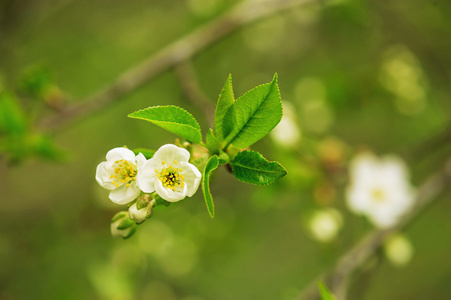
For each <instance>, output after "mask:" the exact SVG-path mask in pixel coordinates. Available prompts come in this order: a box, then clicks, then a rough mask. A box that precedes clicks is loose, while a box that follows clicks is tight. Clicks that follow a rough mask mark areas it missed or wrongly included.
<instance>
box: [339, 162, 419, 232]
mask: <svg viewBox="0 0 451 300" xmlns="http://www.w3.org/2000/svg"><path fill="white" fill-rule="evenodd" d="M350 181H351V182H350V185H349V187H348V189H347V204H348V207H349V209H350V210H351V211H353V212H354V213H356V214H361V215H365V216H366V217H368V218H369V220H370V221H371V222H372V223H373V224H374V225H375V226H377V227H379V228H387V227H390V226H392V225H394V224H396V222H397V221H398V220H399V218H400V217H401V216H402V215H403V214H405V213H406V212H407V211H408V210H409V209H410V208H411V207H412V205H413V203H414V197H415V193H414V191H413V188H412V187H411V185H410V183H409V182H408V172H407V169H406V166H405V164H404V162H403V161H402V160H401V159H400V158H399V157H397V156H394V155H392V156H385V157H383V158H381V159H379V158H377V157H376V156H374V155H373V154H370V153H363V154H359V155H357V156H356V157H355V158H354V159H353V160H352V161H351V163H350Z"/></svg>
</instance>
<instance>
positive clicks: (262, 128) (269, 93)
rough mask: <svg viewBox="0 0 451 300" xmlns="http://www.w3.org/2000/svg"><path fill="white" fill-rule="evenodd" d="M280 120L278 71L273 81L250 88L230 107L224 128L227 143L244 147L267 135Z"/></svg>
mask: <svg viewBox="0 0 451 300" xmlns="http://www.w3.org/2000/svg"><path fill="white" fill-rule="evenodd" d="M281 119H282V101H281V99H280V92H279V88H278V86H277V74H275V75H274V79H273V81H272V82H270V83H266V84H262V85H259V86H257V87H256V88H254V89H252V90H250V91H248V92H247V93H246V94H244V95H243V96H241V97H239V98H238V99H237V100H236V101H235V103H234V104H233V105H232V106H230V108H229V109H228V110H227V113H226V114H225V116H224V120H223V124H222V131H223V135H224V136H225V137H226V138H225V141H226V142H227V143H228V144H232V145H234V146H235V147H237V148H240V149H243V148H246V147H249V146H250V145H252V144H254V143H255V142H257V141H258V140H260V139H261V138H263V137H264V136H265V135H267V134H268V133H269V132H270V131H271V130H272V129H273V128H274V127H275V126H276V125H277V124H278V123H279V122H280V120H281Z"/></svg>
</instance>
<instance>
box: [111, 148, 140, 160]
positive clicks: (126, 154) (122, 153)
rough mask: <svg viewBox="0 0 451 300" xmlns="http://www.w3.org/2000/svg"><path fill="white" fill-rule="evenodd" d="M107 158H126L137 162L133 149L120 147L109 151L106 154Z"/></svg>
mask: <svg viewBox="0 0 451 300" xmlns="http://www.w3.org/2000/svg"><path fill="white" fill-rule="evenodd" d="M106 159H107V160H109V161H116V160H121V159H125V160H128V161H129V162H132V163H135V153H133V151H132V150H130V149H127V148H124V147H118V148H114V149H111V150H110V151H108V153H107V154H106Z"/></svg>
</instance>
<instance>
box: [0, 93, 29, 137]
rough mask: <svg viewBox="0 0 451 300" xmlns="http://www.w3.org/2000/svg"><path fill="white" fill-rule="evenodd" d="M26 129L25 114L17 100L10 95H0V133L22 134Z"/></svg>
mask: <svg viewBox="0 0 451 300" xmlns="http://www.w3.org/2000/svg"><path fill="white" fill-rule="evenodd" d="M26 128H27V119H26V116H25V112H24V111H23V109H22V107H21V106H20V104H19V102H18V101H17V99H16V98H15V97H14V96H13V95H10V94H6V93H2V94H0V131H2V132H4V133H11V134H23V133H24V132H25V130H26Z"/></svg>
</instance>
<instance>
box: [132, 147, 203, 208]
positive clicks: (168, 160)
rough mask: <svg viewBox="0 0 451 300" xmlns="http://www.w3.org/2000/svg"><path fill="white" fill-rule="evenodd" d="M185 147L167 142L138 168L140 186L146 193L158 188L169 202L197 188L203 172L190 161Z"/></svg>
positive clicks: (161, 195) (178, 199)
mask: <svg viewBox="0 0 451 300" xmlns="http://www.w3.org/2000/svg"><path fill="white" fill-rule="evenodd" d="M189 157H190V154H189V152H188V151H187V150H186V149H183V148H180V147H177V146H175V145H171V144H168V145H164V146H161V147H160V149H158V150H157V152H155V154H154V156H153V157H152V158H151V159H149V160H148V161H147V162H146V163H145V164H144V165H143V167H142V168H141V169H140V170H139V173H138V175H137V179H136V180H137V182H138V186H139V187H140V188H141V190H142V191H143V192H145V193H153V192H156V193H157V194H158V195H159V196H160V197H161V198H163V199H164V200H166V201H169V202H177V201H180V200H182V199H184V198H185V197H186V196H188V197H191V196H192V195H194V193H195V192H196V191H197V188H198V187H199V184H200V179H201V177H202V174H201V173H200V172H199V170H198V169H197V168H196V167H195V166H194V165H192V164H190V163H189V162H188V161H189Z"/></svg>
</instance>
